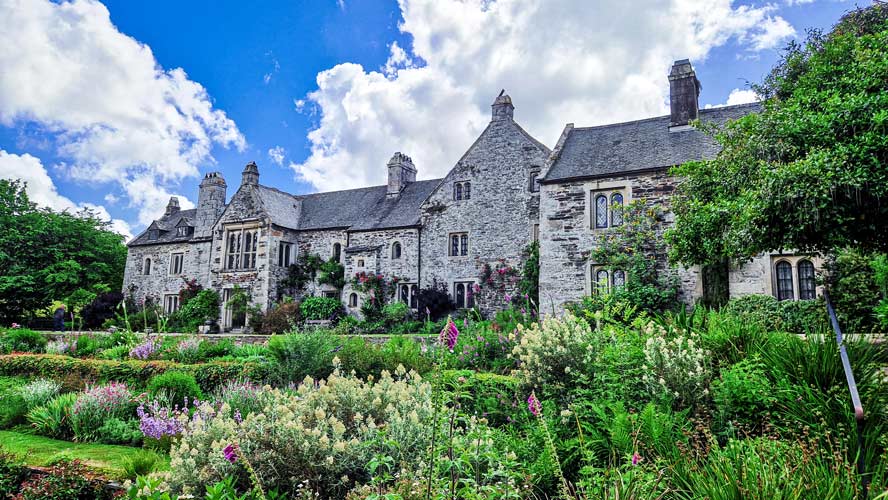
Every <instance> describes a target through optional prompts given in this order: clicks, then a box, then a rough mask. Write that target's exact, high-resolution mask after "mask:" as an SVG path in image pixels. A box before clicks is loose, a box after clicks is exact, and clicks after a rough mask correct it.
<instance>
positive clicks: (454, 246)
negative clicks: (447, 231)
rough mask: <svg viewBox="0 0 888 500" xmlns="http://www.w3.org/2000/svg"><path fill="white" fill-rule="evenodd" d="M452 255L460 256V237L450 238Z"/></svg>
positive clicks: (452, 236)
mask: <svg viewBox="0 0 888 500" xmlns="http://www.w3.org/2000/svg"><path fill="white" fill-rule="evenodd" d="M450 255H451V256H457V255H459V235H458V234H454V235H451V236H450Z"/></svg>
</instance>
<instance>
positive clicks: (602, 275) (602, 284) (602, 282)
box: [594, 269, 610, 293]
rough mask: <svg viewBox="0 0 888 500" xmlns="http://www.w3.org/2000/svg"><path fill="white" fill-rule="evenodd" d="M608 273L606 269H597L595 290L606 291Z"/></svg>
mask: <svg viewBox="0 0 888 500" xmlns="http://www.w3.org/2000/svg"><path fill="white" fill-rule="evenodd" d="M609 281H610V280H609V279H608V274H607V270H606V269H599V270H598V271H597V272H596V273H595V284H594V285H595V290H596V291H598V292H599V293H604V292H607V286H608V282H609Z"/></svg>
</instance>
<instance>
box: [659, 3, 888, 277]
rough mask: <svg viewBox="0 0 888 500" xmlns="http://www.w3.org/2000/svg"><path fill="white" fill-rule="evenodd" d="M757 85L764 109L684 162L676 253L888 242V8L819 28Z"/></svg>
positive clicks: (724, 254) (732, 254)
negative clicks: (708, 153)
mask: <svg viewBox="0 0 888 500" xmlns="http://www.w3.org/2000/svg"><path fill="white" fill-rule="evenodd" d="M754 89H755V90H756V92H757V93H758V94H759V95H760V96H761V97H762V98H763V99H764V109H763V111H762V112H761V113H759V114H753V115H749V116H746V117H744V118H742V119H740V120H737V121H735V122H732V123H729V124H728V125H726V126H725V127H724V128H722V129H721V130H708V132H709V133H712V134H714V135H715V137H716V139H717V140H718V141H719V143H720V144H721V146H722V148H723V149H722V151H721V153H720V154H719V155H718V156H717V157H716V158H715V159H712V160H709V161H699V162H692V163H688V164H685V165H682V166H680V167H677V168H676V169H675V170H674V171H675V173H676V174H677V175H680V176H682V177H684V178H685V180H684V181H683V183H682V184H681V186H680V188H679V190H678V196H677V197H676V199H675V204H674V208H675V213H676V224H675V226H674V228H673V229H672V230H671V231H670V232H669V233H668V238H669V242H670V245H671V252H672V257H673V258H675V259H677V260H679V261H681V262H683V263H685V264H707V263H714V262H718V261H721V260H723V259H725V258H735V259H742V258H747V257H752V256H754V255H757V254H759V253H761V252H767V251H773V250H778V249H794V250H798V251H804V252H829V251H831V250H834V249H837V248H840V247H845V246H855V247H858V248H863V249H865V250H877V251H885V250H888V196H886V195H888V5H880V4H876V5H873V6H872V7H869V8H866V9H859V10H855V11H853V12H850V13H848V14H846V15H845V16H844V17H843V18H842V19H841V20H840V21H839V23H838V24H837V25H836V26H835V27H834V28H833V30H832V31H831V32H830V33H828V34H822V33H820V32H810V33H809V34H808V38H807V41H806V42H805V43H804V44H793V45H791V46H789V47H788V48H787V49H786V51H785V53H784V55H783V58H782V60H781V61H780V63H778V64H777V65H776V66H775V67H774V68H773V70H772V71H771V73H770V74H769V76H768V77H767V78H766V79H765V81H764V82H763V83H762V84H761V85H758V86H755V87H754Z"/></svg>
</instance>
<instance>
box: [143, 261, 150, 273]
mask: <svg viewBox="0 0 888 500" xmlns="http://www.w3.org/2000/svg"><path fill="white" fill-rule="evenodd" d="M142 274H144V275H145V276H148V275H149V274H151V259H145V265H144V267H142Z"/></svg>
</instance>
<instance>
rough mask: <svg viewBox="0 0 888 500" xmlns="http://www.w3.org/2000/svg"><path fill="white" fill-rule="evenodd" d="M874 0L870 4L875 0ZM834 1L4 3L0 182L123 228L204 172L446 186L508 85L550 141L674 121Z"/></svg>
mask: <svg viewBox="0 0 888 500" xmlns="http://www.w3.org/2000/svg"><path fill="white" fill-rule="evenodd" d="M869 3H870V2H868V1H862V2H858V4H859V5H867V4H869ZM853 5H854V4H852V3H850V2H845V3H843V2H840V1H836V0H771V1H769V2H747V1H739V0H737V1H731V0H632V1H625V0H608V1H604V0H399V1H396V0H313V1H312V0H308V1H296V0H264V1H262V2H243V1H241V0H237V1H235V0H231V1H212V0H202V1H197V0H192V1H183V0H152V1H151V2H134V1H132V0H104V1H99V0H71V1H67V0H65V1H49V0H0V68H2V70H0V178H21V179H24V180H25V181H27V182H28V186H29V192H30V194H31V196H32V199H33V200H34V201H36V202H37V203H39V204H41V205H48V206H51V207H54V208H58V209H64V208H69V209H77V208H80V207H90V208H92V209H94V210H96V211H98V213H100V214H101V215H102V216H103V217H106V218H108V219H110V220H113V222H114V227H116V228H117V229H118V230H119V231H120V232H122V233H124V234H138V232H139V231H141V230H142V229H144V227H145V226H146V225H147V224H148V223H150V221H151V220H152V219H153V218H155V217H157V216H159V215H160V214H161V213H162V211H163V207H164V206H165V205H166V202H167V200H168V199H169V197H170V196H171V195H176V196H179V199H180V200H181V202H182V205H183V207H185V208H189V207H191V206H192V205H193V202H194V201H195V200H196V198H197V184H198V182H199V180H200V178H201V177H202V175H203V173H205V172H209V171H214V170H218V171H221V172H222V173H223V174H224V175H225V177H226V179H227V180H228V184H229V194H231V193H233V192H234V190H235V189H236V188H237V185H238V184H239V182H240V172H241V170H242V169H243V165H244V164H245V163H247V162H248V161H250V160H254V161H256V162H257V163H258V164H259V166H260V171H261V182H262V183H263V184H267V185H271V186H275V187H278V188H280V189H283V190H286V191H289V192H293V193H306V192H312V191H318V190H331V189H342V188H352V187H360V186H366V185H373V184H381V183H383V182H384V178H385V163H386V161H387V160H388V159H389V157H390V156H391V155H392V153H393V152H394V151H401V152H404V153H406V154H409V155H410V156H411V157H413V159H414V162H415V163H416V165H417V167H418V169H419V176H420V177H421V178H433V177H440V176H443V175H444V174H445V173H446V172H447V171H448V170H449V169H450V168H451V167H452V166H453V163H454V162H455V161H456V160H457V159H458V158H459V157H460V156H461V155H462V153H463V152H464V151H465V149H466V148H467V147H468V146H469V145H470V144H471V142H472V141H473V139H474V138H475V136H476V135H477V134H478V133H479V132H480V131H481V130H482V129H483V128H484V126H485V125H486V124H487V122H488V121H489V115H490V107H489V106H490V104H491V102H492V101H493V99H494V97H495V96H496V95H497V94H498V93H499V91H500V89H506V91H507V92H508V93H509V94H510V95H511V96H512V99H513V102H514V103H515V106H516V111H515V116H516V119H517V120H518V121H519V122H520V123H521V124H522V125H523V126H524V127H525V128H526V129H527V130H528V131H529V132H530V133H531V134H533V135H534V136H535V137H537V138H538V139H539V140H541V141H542V142H544V143H545V144H547V145H549V146H550V147H551V146H552V145H553V144H554V143H555V141H556V139H557V138H558V135H559V133H560V131H561V129H562V128H563V127H564V124H565V123H567V122H573V123H575V124H576V125H577V126H588V125H596V124H602V123H608V122H614V121H623V120H630V119H637V118H644V117H648V116H655V115H660V114H664V113H666V112H668V105H667V99H668V84H667V80H666V74H667V73H668V70H669V66H670V65H671V63H672V61H673V60H675V59H682V58H690V59H691V61H692V63H693V64H694V66H695V67H696V70H697V74H698V77H699V79H700V80H701V82H702V84H703V91H702V95H701V105H711V106H717V105H722V104H726V103H727V104H733V103H741V102H748V101H750V100H752V99H754V95H753V94H752V93H751V92H750V91H749V90H748V87H747V82H757V81H759V80H760V79H761V78H762V76H763V75H764V74H765V73H766V72H767V70H768V69H769V68H770V67H771V66H772V65H773V64H774V62H775V61H776V60H777V59H778V57H779V53H780V49H781V48H782V47H784V46H785V45H786V43H787V42H789V41H790V40H792V39H798V38H800V37H802V36H803V35H804V33H805V30H807V29H810V28H820V29H828V28H829V27H830V26H831V25H832V24H834V23H835V22H836V21H837V20H838V18H839V16H841V14H842V13H843V12H845V11H846V10H848V9H850V8H852V7H853Z"/></svg>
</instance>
